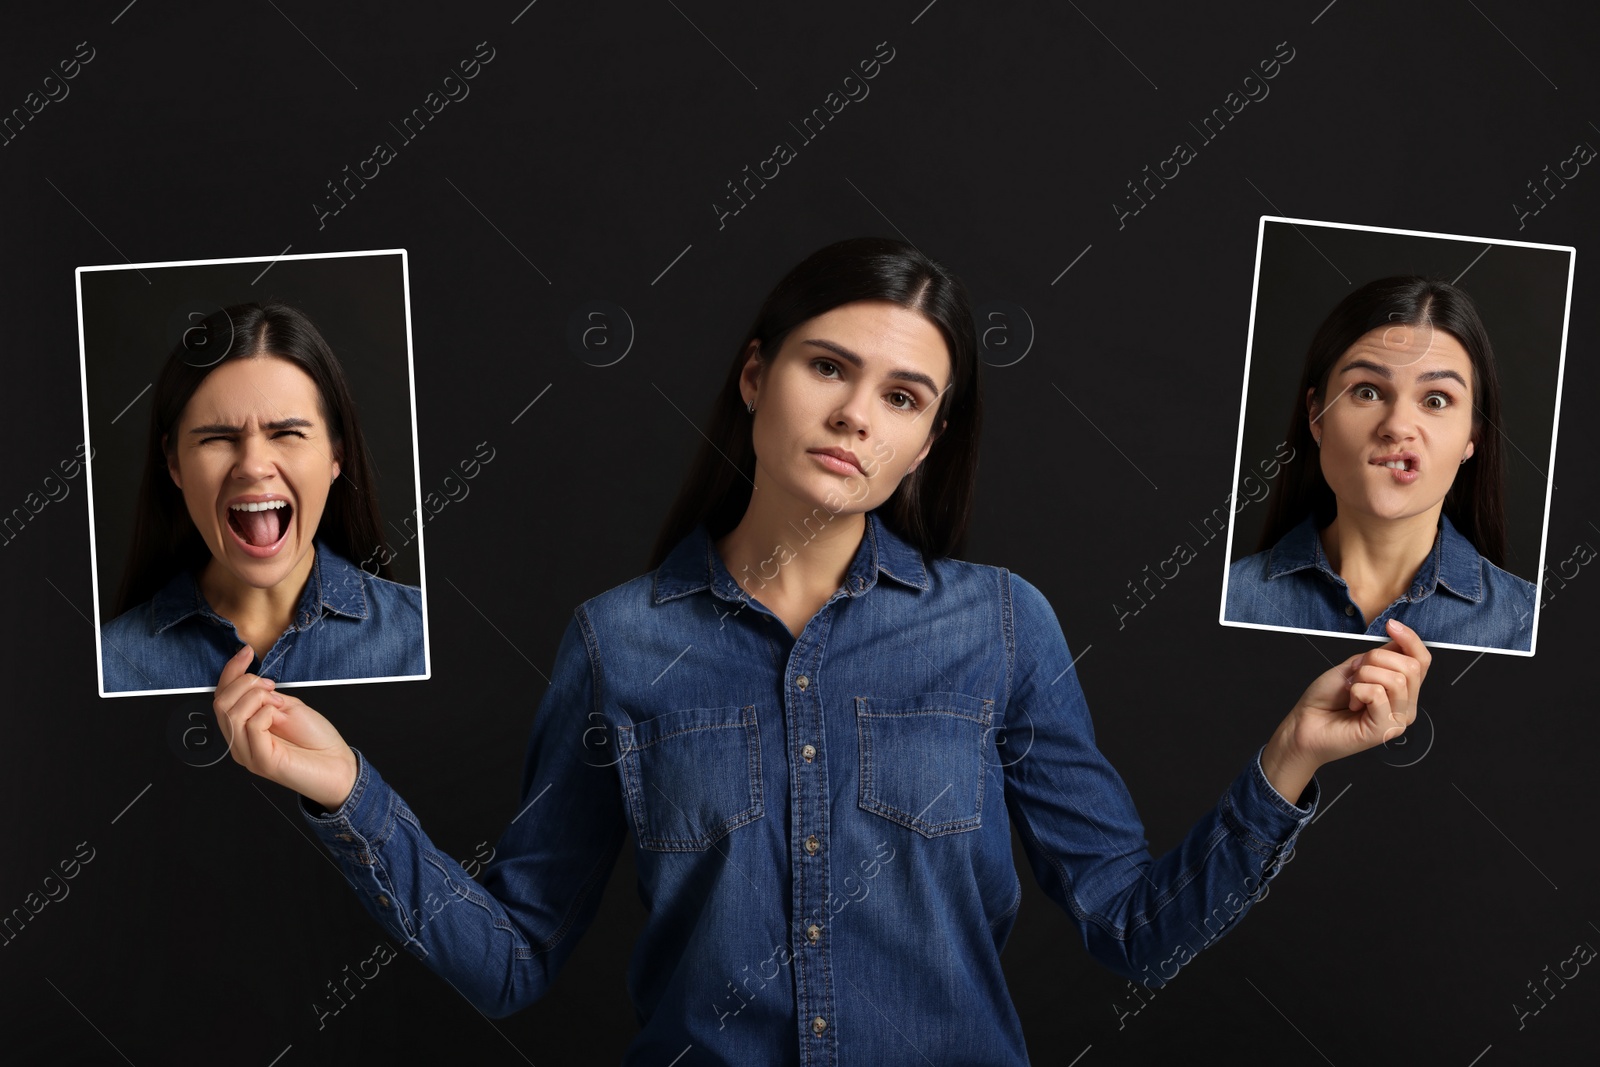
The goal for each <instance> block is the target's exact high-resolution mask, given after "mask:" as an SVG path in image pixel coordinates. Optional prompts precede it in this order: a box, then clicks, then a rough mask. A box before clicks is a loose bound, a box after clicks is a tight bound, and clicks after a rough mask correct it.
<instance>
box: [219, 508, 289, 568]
mask: <svg viewBox="0 0 1600 1067" xmlns="http://www.w3.org/2000/svg"><path fill="white" fill-rule="evenodd" d="M293 518H294V505H292V504H290V503H289V502H288V501H287V500H263V501H260V502H258V503H246V504H230V505H228V529H229V530H231V531H233V535H234V537H235V538H237V539H238V541H239V545H240V547H241V548H243V549H244V550H245V551H246V552H248V553H249V554H250V555H252V556H270V555H272V554H274V553H276V552H277V551H278V549H280V548H282V547H283V542H284V539H285V538H287V537H288V535H289V525H290V521H291V520H292V519H293Z"/></svg>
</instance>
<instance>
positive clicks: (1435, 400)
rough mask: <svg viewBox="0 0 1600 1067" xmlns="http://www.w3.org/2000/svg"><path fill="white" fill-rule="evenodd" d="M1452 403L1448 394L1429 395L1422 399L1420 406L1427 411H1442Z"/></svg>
mask: <svg viewBox="0 0 1600 1067" xmlns="http://www.w3.org/2000/svg"><path fill="white" fill-rule="evenodd" d="M1454 403H1455V400H1454V399H1453V398H1452V397H1451V396H1450V394H1449V393H1429V394H1428V395H1427V396H1425V397H1423V398H1422V406H1423V407H1425V408H1427V409H1428V410H1429V411H1443V410H1444V409H1446V408H1448V407H1449V406H1450V405H1451V404H1454Z"/></svg>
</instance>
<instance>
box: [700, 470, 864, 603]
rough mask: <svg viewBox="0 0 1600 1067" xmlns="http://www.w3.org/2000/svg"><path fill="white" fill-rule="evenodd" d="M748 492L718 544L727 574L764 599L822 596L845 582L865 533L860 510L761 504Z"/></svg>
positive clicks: (760, 499)
mask: <svg viewBox="0 0 1600 1067" xmlns="http://www.w3.org/2000/svg"><path fill="white" fill-rule="evenodd" d="M766 499H770V496H767V497H764V495H763V493H762V492H761V490H759V489H757V491H756V492H755V493H754V494H752V495H751V498H750V506H749V507H748V508H746V509H745V513H744V517H743V518H741V519H740V520H739V524H738V525H737V526H735V527H734V528H733V529H732V530H730V531H728V533H727V534H725V535H724V536H723V537H722V538H721V539H720V540H718V541H717V543H716V549H717V554H718V555H719V556H721V557H722V562H723V565H724V566H725V567H727V568H728V573H729V574H731V575H733V578H734V580H735V581H736V582H738V583H739V585H740V586H741V587H742V588H743V589H744V590H745V591H746V592H748V593H750V594H751V595H752V596H756V597H757V598H758V599H761V600H763V601H767V602H770V601H773V600H795V599H812V598H815V597H826V596H828V595H829V594H831V593H833V592H834V590H836V589H838V588H839V586H841V585H843V584H844V579H845V574H846V572H847V571H848V570H849V569H850V561H851V560H852V559H854V558H855V554H856V550H857V549H858V548H860V547H861V538H862V537H863V536H864V535H865V533H866V526H867V517H866V514H865V513H864V512H854V513H851V512H840V513H838V514H835V513H833V512H831V511H829V510H828V509H827V508H822V507H807V506H805V505H803V504H796V503H795V502H792V501H791V502H788V504H787V506H771V505H768V506H763V502H764V500H766Z"/></svg>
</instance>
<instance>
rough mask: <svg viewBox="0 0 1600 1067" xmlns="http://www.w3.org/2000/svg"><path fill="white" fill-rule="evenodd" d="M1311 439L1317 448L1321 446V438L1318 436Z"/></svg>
mask: <svg viewBox="0 0 1600 1067" xmlns="http://www.w3.org/2000/svg"><path fill="white" fill-rule="evenodd" d="M1311 440H1312V441H1314V442H1316V446H1317V447H1318V448H1321V447H1322V438H1320V437H1312V438H1311Z"/></svg>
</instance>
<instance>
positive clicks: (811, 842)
mask: <svg viewBox="0 0 1600 1067" xmlns="http://www.w3.org/2000/svg"><path fill="white" fill-rule="evenodd" d="M821 847H822V842H821V841H818V840H817V835H816V834H812V835H811V836H810V837H808V838H806V852H807V853H809V854H810V855H813V856H815V855H816V854H817V850H818V849H820V848H821Z"/></svg>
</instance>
